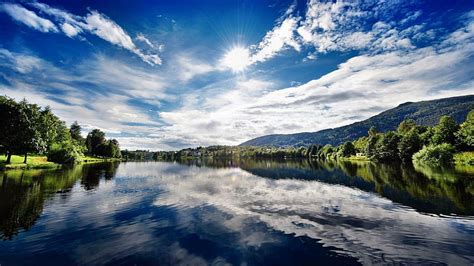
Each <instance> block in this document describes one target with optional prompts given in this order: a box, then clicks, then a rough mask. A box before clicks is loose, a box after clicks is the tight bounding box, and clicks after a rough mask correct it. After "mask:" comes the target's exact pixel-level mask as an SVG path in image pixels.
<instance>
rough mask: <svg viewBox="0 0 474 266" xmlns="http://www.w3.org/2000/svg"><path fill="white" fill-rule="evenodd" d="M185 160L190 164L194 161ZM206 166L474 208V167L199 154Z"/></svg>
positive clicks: (408, 201)
mask: <svg viewBox="0 0 474 266" xmlns="http://www.w3.org/2000/svg"><path fill="white" fill-rule="evenodd" d="M186 164H188V165H192V164H193V161H187V162H186ZM199 165H202V166H207V167H236V166H238V167H240V168H242V169H243V170H246V171H248V172H251V173H252V174H255V175H258V176H262V177H265V178H273V179H279V178H299V179H307V180H318V181H322V182H326V183H330V184H342V185H346V186H350V187H357V188H359V189H362V190H365V191H373V192H376V193H378V194H380V195H382V196H384V197H386V198H389V199H391V200H392V201H395V202H399V203H402V204H404V205H407V206H411V207H413V208H415V209H417V210H419V211H423V212H431V213H444V214H451V213H457V214H473V213H474V179H473V178H472V176H473V172H472V171H471V170H472V169H467V168H462V169H461V168H450V169H432V168H420V167H419V166H415V167H413V166H412V165H403V164H376V163H373V162H365V161H335V160H333V161H328V160H326V161H316V160H312V161H305V160H280V161H278V160H254V159H241V160H235V159H234V160H232V161H228V160H217V159H212V160H201V161H200V164H199Z"/></svg>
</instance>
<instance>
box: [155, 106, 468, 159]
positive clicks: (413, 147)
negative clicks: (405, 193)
mask: <svg viewBox="0 0 474 266" xmlns="http://www.w3.org/2000/svg"><path fill="white" fill-rule="evenodd" d="M192 157H224V158H225V157H239V158H241V157H242V158H245V157H253V158H314V159H320V160H321V159H322V160H333V159H342V160H370V161H374V162H381V163H393V162H405V163H407V162H414V163H418V164H424V165H428V166H431V167H437V166H450V165H453V164H454V163H456V164H467V165H474V111H471V112H469V114H468V115H467V117H466V119H465V121H464V122H463V123H461V124H460V125H458V124H457V123H456V122H455V120H454V119H453V118H451V117H450V116H442V117H441V118H440V120H439V123H438V124H437V125H435V126H433V127H428V126H420V125H417V124H416V123H415V122H414V121H413V120H410V119H409V120H405V121H403V122H401V123H400V125H399V126H398V128H397V130H395V131H387V132H377V129H376V128H375V127H372V128H370V130H369V132H368V135H367V136H364V137H361V138H359V139H356V140H354V141H347V142H345V143H343V144H341V145H339V146H332V145H330V144H327V145H324V146H323V145H316V144H314V145H310V146H308V147H261V146H259V147H254V146H209V147H197V148H195V149H183V150H180V151H161V152H156V153H154V154H153V158H154V159H156V160H176V159H179V158H192Z"/></svg>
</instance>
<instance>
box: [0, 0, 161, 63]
mask: <svg viewBox="0 0 474 266" xmlns="http://www.w3.org/2000/svg"><path fill="white" fill-rule="evenodd" d="M30 5H31V6H32V7H34V8H36V9H38V10H39V11H40V12H42V13H44V14H46V15H48V16H51V18H53V19H54V22H55V23H57V24H58V25H59V27H60V29H61V30H62V32H63V33H64V34H65V35H66V36H68V37H70V38H75V37H78V36H80V35H81V34H82V33H84V32H89V33H91V34H95V35H97V36H98V37H100V38H102V39H103V40H105V41H107V42H109V43H111V44H114V45H117V46H119V47H122V48H124V49H127V50H128V51H130V52H132V53H134V54H135V55H137V56H138V57H139V58H140V59H141V60H143V61H144V62H146V63H148V64H150V65H161V63H162V62H161V57H160V56H159V55H157V54H150V53H144V52H143V51H141V50H140V49H138V48H137V47H136V45H135V43H134V42H133V41H132V38H131V37H130V35H128V33H127V32H125V30H124V29H122V27H120V26H119V25H118V24H117V23H115V22H114V21H113V20H111V19H109V18H108V17H106V16H105V15H103V14H101V13H99V12H97V11H94V10H93V11H90V12H89V13H88V14H87V15H86V16H85V17H81V16H77V15H74V14H71V13H69V12H67V11H64V10H61V9H57V8H54V7H51V6H49V5H46V4H43V3H38V2H34V3H30ZM0 8H1V9H2V10H3V11H5V12H6V13H8V14H9V15H10V16H11V17H12V18H13V19H15V20H17V21H20V22H22V23H24V24H25V25H28V26H29V27H31V28H34V29H36V30H39V31H41V32H56V33H57V32H59V30H58V28H57V26H56V25H55V24H54V23H53V22H51V21H50V20H47V19H44V18H41V17H39V16H38V15H37V14H36V13H34V12H33V11H30V10H28V9H26V8H24V7H22V6H20V5H18V4H1V6H0ZM142 37H143V38H144V36H142ZM143 38H141V39H143ZM147 41H148V44H151V42H150V41H149V40H148V39H147Z"/></svg>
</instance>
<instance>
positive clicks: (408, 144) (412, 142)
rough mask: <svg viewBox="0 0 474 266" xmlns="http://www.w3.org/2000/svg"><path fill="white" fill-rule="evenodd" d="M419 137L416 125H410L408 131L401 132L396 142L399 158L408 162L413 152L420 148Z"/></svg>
mask: <svg viewBox="0 0 474 266" xmlns="http://www.w3.org/2000/svg"><path fill="white" fill-rule="evenodd" d="M421 147H422V145H421V139H420V135H419V134H418V130H417V129H416V127H412V128H411V129H410V131H408V132H406V133H405V134H403V135H402V136H401V138H400V142H399V143H398V152H399V154H400V159H402V161H404V162H409V161H411V159H412V156H413V154H415V153H416V152H417V151H419V150H420V149H421Z"/></svg>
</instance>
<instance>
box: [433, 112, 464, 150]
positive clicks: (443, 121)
mask: <svg viewBox="0 0 474 266" xmlns="http://www.w3.org/2000/svg"><path fill="white" fill-rule="evenodd" d="M458 129H459V126H458V124H456V121H454V119H453V118H452V117H450V116H447V115H444V116H442V117H441V118H440V120H439V123H438V125H436V126H435V127H434V132H433V137H431V142H432V143H433V144H435V145H437V144H442V143H449V144H451V145H454V144H455V142H456V137H455V135H454V134H455V133H456V132H457V131H458Z"/></svg>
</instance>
